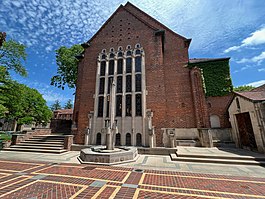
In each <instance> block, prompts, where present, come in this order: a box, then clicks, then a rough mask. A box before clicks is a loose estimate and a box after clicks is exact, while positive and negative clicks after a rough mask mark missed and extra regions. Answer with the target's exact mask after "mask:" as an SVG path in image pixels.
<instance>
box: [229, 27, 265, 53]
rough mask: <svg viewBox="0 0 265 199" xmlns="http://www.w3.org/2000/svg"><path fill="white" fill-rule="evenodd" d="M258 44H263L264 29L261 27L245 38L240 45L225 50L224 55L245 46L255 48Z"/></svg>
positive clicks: (264, 37)
mask: <svg viewBox="0 0 265 199" xmlns="http://www.w3.org/2000/svg"><path fill="white" fill-rule="evenodd" d="M260 44H265V27H262V28H261V29H259V30H256V31H255V32H253V33H251V34H250V36H249V37H247V38H245V39H244V40H243V41H242V42H241V45H239V46H232V47H230V48H228V49H226V50H224V53H229V52H231V51H235V50H238V49H240V48H242V47H246V46H256V45H260Z"/></svg>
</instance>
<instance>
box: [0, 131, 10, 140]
mask: <svg viewBox="0 0 265 199" xmlns="http://www.w3.org/2000/svg"><path fill="white" fill-rule="evenodd" d="M11 137H12V136H11V135H8V134H6V133H0V140H5V141H8V140H11Z"/></svg>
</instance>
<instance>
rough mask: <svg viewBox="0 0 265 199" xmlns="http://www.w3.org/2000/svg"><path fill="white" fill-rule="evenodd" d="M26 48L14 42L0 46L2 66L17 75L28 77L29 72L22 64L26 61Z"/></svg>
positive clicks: (0, 62) (10, 41)
mask: <svg viewBox="0 0 265 199" xmlns="http://www.w3.org/2000/svg"><path fill="white" fill-rule="evenodd" d="M25 49H26V47H25V46H24V45H23V44H20V43H18V42H16V41H14V40H8V41H4V42H3V45H2V46H0V66H3V67H5V68H6V69H7V71H9V70H13V71H15V72H16V73H18V74H20V75H22V76H27V71H26V69H25V67H24V66H23V64H22V61H23V60H24V61H25V60H26V56H27V54H26V52H25Z"/></svg>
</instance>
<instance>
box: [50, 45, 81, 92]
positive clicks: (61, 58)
mask: <svg viewBox="0 0 265 199" xmlns="http://www.w3.org/2000/svg"><path fill="white" fill-rule="evenodd" d="M83 50H84V49H83V47H82V46H81V45H77V44H76V45H73V46H72V47H70V48H67V47H65V46H62V47H60V48H59V49H58V50H56V64H57V66H58V68H57V75H55V76H53V77H52V78H51V85H54V86H55V87H58V88H61V89H63V90H64V88H65V85H68V87H69V88H75V86H76V80H77V66H78V59H76V58H75V56H77V55H79V54H81V53H82V52H83Z"/></svg>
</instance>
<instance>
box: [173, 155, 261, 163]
mask: <svg viewBox="0 0 265 199" xmlns="http://www.w3.org/2000/svg"><path fill="white" fill-rule="evenodd" d="M170 157H171V160H172V161H179V162H197V163H215V164H235V165H261V166H264V165H265V157H252V156H224V155H220V156H218V155H197V154H176V153H171V154H170Z"/></svg>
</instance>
